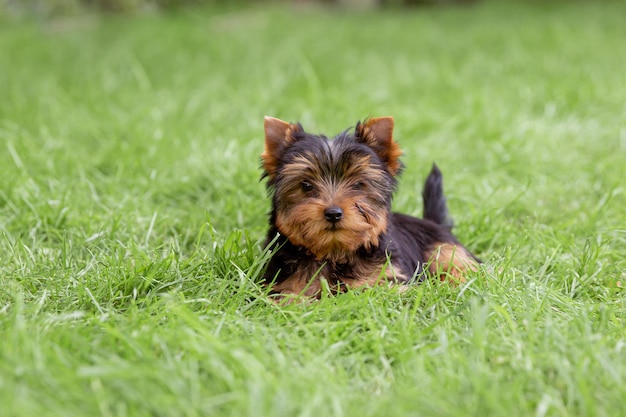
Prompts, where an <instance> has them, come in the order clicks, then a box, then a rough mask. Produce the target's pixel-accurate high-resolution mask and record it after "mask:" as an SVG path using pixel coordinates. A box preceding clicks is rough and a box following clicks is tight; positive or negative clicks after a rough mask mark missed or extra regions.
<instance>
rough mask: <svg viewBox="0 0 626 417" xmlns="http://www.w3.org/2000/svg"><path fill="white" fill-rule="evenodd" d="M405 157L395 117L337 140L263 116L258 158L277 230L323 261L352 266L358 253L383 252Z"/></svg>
mask: <svg viewBox="0 0 626 417" xmlns="http://www.w3.org/2000/svg"><path fill="white" fill-rule="evenodd" d="M401 153H402V151H401V150H400V148H399V146H398V144H397V143H396V142H395V141H394V140H393V118H391V117H379V118H375V119H369V120H366V121H364V122H362V123H361V122H359V123H358V124H357V125H356V127H355V129H354V130H348V131H344V132H342V133H340V134H339V135H337V136H336V137H334V138H333V139H328V138H327V137H325V136H322V135H313V134H309V133H307V132H305V131H304V130H303V128H302V126H301V125H300V124H291V123H287V122H284V121H282V120H279V119H276V118H272V117H266V118H265V151H264V152H263V154H262V155H261V158H262V162H263V169H264V176H265V177H267V178H268V188H269V190H270V191H271V193H272V219H271V221H272V222H273V223H274V224H273V225H274V226H276V227H277V228H278V230H279V232H280V233H282V234H283V235H285V236H286V237H287V238H288V239H289V241H290V242H291V243H293V244H294V245H296V246H300V247H304V248H306V249H307V250H308V251H309V252H310V253H311V254H313V255H314V256H315V257H316V258H318V259H320V260H328V261H333V262H348V261H349V260H350V258H351V256H352V255H353V254H354V253H355V252H356V251H357V250H358V249H359V248H365V249H369V248H371V247H375V246H378V243H379V236H380V235H381V234H382V233H384V232H385V231H386V229H387V225H388V221H389V213H390V206H391V197H392V194H393V191H394V189H395V186H396V177H397V175H399V174H400V171H401V169H402V164H401V162H400V160H399V157H400V155H401Z"/></svg>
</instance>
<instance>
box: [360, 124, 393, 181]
mask: <svg viewBox="0 0 626 417" xmlns="http://www.w3.org/2000/svg"><path fill="white" fill-rule="evenodd" d="M355 135H356V138H357V140H358V141H359V142H361V143H364V144H366V145H367V146H369V147H370V148H372V149H373V150H374V152H376V155H378V157H379V158H380V159H381V160H382V161H383V162H384V163H385V164H386V165H387V169H389V172H390V173H391V175H394V176H395V175H397V174H399V173H400V170H401V168H402V163H401V162H400V155H402V150H401V149H400V146H399V145H398V143H397V142H396V141H394V140H393V117H391V116H386V117H376V118H373V119H367V120H365V121H364V122H363V123H361V122H359V123H358V124H357V125H356V130H355Z"/></svg>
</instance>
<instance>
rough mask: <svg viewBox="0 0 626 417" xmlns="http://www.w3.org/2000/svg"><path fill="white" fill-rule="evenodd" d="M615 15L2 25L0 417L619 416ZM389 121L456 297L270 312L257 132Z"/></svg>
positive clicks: (620, 54)
mask: <svg viewBox="0 0 626 417" xmlns="http://www.w3.org/2000/svg"><path fill="white" fill-rule="evenodd" d="M625 15H626V4H624V3H622V2H606V3H595V2H571V3H553V4H552V5H551V6H550V7H546V6H543V7H540V6H539V5H537V6H520V5H516V4H514V3H511V4H509V3H506V4H497V3H489V2H484V3H479V4H478V5H477V6H475V7H464V8H444V9H437V8H427V9H416V10H410V11H402V10H398V11H393V10H391V11H386V12H383V13H378V14H374V13H364V14H348V13H343V12H329V11H323V10H305V9H298V10H290V9H278V8H258V9H250V10H244V11H219V10H204V11H196V12H194V13H185V12H179V13H178V14H173V15H144V16H131V17H111V16H101V17H96V16H85V17H76V18H66V19H57V20H50V21H40V22H30V23H29V22H15V21H9V20H6V19H5V21H3V23H2V25H1V26H0V97H1V99H0V172H1V174H0V175H1V181H0V340H1V343H0V404H2V405H1V407H0V410H1V411H0V415H2V416H3V417H4V416H63V417H68V416H95V415H102V416H148V415H149V416H208V415H210V416H221V415H230V416H246V415H247V416H272V417H279V416H330V415H333V416H488V415H492V416H507V415H508V416H535V415H536V416H610V417H614V416H619V415H626V411H624V386H626V332H625V331H624V328H625V326H626V322H625V321H626V305H625V301H624V300H625V293H624V291H625V290H624V285H626V273H625V271H626V251H625V250H624V248H625V247H626V226H625V225H626V211H625V209H624V207H625V206H626V195H625V191H624V179H625V178H626V163H625V161H626V125H625V124H624V120H626V106H625V105H624V97H626V83H625V82H624V70H623V69H624V68H626V49H624V39H626V25H624V22H623V20H624V19H623V16H625ZM266 114H267V115H272V116H276V117H280V118H282V119H286V120H293V121H295V120H299V121H301V122H302V123H303V125H304V126H305V128H308V129H310V130H311V131H315V132H318V131H321V132H325V133H327V134H334V133H337V132H339V131H340V130H342V129H345V128H346V127H348V126H350V125H353V124H354V123H355V122H356V121H357V120H359V119H362V118H363V117H365V116H368V115H375V116H377V115H388V114H390V115H394V116H395V119H396V139H397V140H398V141H399V142H400V144H401V145H402V147H403V149H404V151H405V155H404V161H405V163H406V171H405V174H404V176H403V178H402V180H401V185H400V190H399V193H398V194H397V196H396V198H395V201H394V205H395V209H396V210H398V211H403V212H406V213H410V214H415V215H419V214H420V212H421V207H420V203H419V199H420V194H419V193H420V189H421V183H422V181H423V179H424V177H425V175H426V173H427V172H428V169H429V167H430V164H431V163H432V161H437V163H438V165H439V166H440V168H441V169H442V171H443V173H444V177H445V181H446V184H445V185H446V192H447V195H448V200H449V204H450V210H451V212H452V214H453V215H454V217H455V219H456V223H457V225H458V226H457V229H456V232H457V234H458V236H459V237H460V239H461V240H462V241H463V242H465V243H466V244H467V246H468V247H470V248H471V249H473V250H474V251H476V252H477V253H478V254H479V255H480V256H481V257H482V258H483V259H485V260H486V262H487V264H486V265H487V266H486V268H485V270H484V271H480V272H478V273H476V274H475V275H474V276H473V277H472V280H470V281H469V282H468V283H467V284H466V285H463V286H460V287H458V288H451V287H449V286H447V285H442V284H438V283H425V284H423V285H421V286H418V287H415V288H413V289H411V290H410V291H408V292H407V293H404V294H398V293H397V292H395V291H392V290H389V289H385V288H376V289H372V290H368V291H364V292H362V293H348V294H344V295H341V296H338V297H334V298H326V299H323V300H321V301H320V302H316V303H312V304H306V305H290V306H284V307H279V306H276V305H274V304H272V303H271V302H269V301H268V299H267V298H266V297H265V296H264V292H263V289H262V288H260V287H259V286H258V285H257V281H258V280H256V278H258V273H259V270H260V268H262V265H263V255H262V251H261V247H260V242H261V241H262V239H263V235H264V231H265V227H266V221H267V219H266V213H267V211H268V209H269V204H268V201H267V198H266V194H265V190H264V185H263V183H260V182H259V177H260V171H259V168H258V166H259V154H260V152H261V151H262V147H263V133H262V120H263V116H264V115H266Z"/></svg>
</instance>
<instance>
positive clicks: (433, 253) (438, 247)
mask: <svg viewBox="0 0 626 417" xmlns="http://www.w3.org/2000/svg"><path fill="white" fill-rule="evenodd" d="M427 259H428V270H429V271H430V273H431V274H432V275H434V276H437V277H439V279H440V280H441V281H450V282H452V283H456V284H460V283H463V282H465V281H466V279H465V278H466V276H467V273H468V272H469V271H476V269H477V268H478V263H477V262H476V260H474V258H473V257H472V256H471V255H470V254H469V253H468V252H467V250H465V248H463V247H462V246H458V245H455V244H451V243H444V242H439V243H436V244H434V245H432V246H431V247H430V249H429V250H428V251H427Z"/></svg>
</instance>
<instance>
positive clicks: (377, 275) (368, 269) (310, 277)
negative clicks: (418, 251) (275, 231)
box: [272, 262, 408, 298]
mask: <svg viewBox="0 0 626 417" xmlns="http://www.w3.org/2000/svg"><path fill="white" fill-rule="evenodd" d="M329 270H330V268H329V267H328V266H327V264H325V263H324V262H320V263H318V264H317V265H315V266H303V267H301V268H298V270H297V271H296V272H295V273H294V274H292V275H291V276H290V277H289V278H287V279H286V280H284V281H283V282H281V283H279V284H275V285H274V286H272V292H275V293H278V294H294V295H301V296H305V297H317V298H319V297H320V295H321V293H322V280H325V281H326V282H327V283H328V286H329V288H330V290H331V292H334V293H339V292H343V291H345V290H346V289H347V288H350V289H354V288H359V287H365V286H366V287H373V286H375V285H379V284H382V283H386V282H398V283H404V282H406V281H407V280H408V278H407V277H406V275H404V274H403V273H402V271H400V270H399V269H398V268H396V267H393V266H392V265H377V264H370V263H367V264H366V263H361V264H357V265H355V271H354V273H355V275H356V278H347V277H329V276H327V275H328V272H329Z"/></svg>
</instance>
